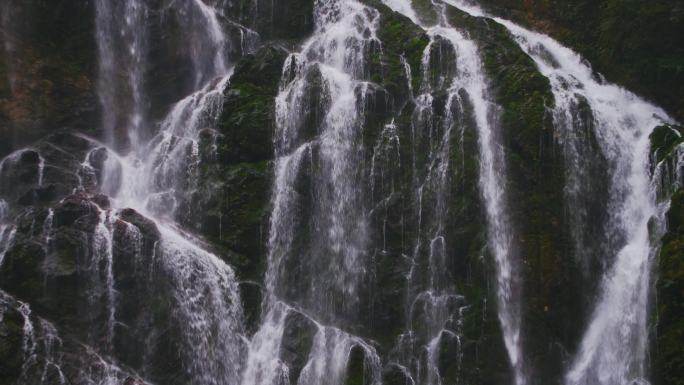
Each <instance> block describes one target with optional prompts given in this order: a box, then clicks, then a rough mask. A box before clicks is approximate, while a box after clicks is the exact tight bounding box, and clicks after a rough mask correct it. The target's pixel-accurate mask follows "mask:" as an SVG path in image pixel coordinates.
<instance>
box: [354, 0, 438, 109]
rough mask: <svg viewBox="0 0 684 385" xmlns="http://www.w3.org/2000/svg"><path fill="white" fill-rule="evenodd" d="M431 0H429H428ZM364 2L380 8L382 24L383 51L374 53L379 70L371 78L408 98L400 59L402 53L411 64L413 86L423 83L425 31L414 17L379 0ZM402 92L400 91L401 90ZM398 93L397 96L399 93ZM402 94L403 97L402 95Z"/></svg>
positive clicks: (374, 61) (426, 41) (372, 58)
mask: <svg viewBox="0 0 684 385" xmlns="http://www.w3.org/2000/svg"><path fill="white" fill-rule="evenodd" d="M428 1H429V0H428ZM364 2H365V3H367V4H368V5H370V6H371V7H373V8H375V9H377V10H378V12H380V24H379V26H378V30H377V35H378V39H379V40H380V41H381V42H382V53H380V52H375V53H374V55H373V56H371V65H375V66H376V67H379V68H380V70H379V71H377V72H375V73H373V74H372V76H371V80H374V81H376V82H377V83H378V84H381V85H382V86H383V87H385V88H386V89H387V90H388V91H390V93H392V94H394V95H395V97H396V98H397V99H400V100H401V99H403V100H405V99H406V94H407V92H408V90H407V89H406V86H405V85H406V76H405V68H404V65H403V64H402V62H401V56H403V57H404V58H405V60H406V62H408V64H409V66H410V67H411V73H412V74H413V84H412V86H413V88H414V89H417V88H418V86H419V85H420V79H419V76H417V75H418V74H420V61H421V58H422V56H423V50H424V49H425V47H426V46H427V45H428V43H429V42H430V39H429V38H428V36H427V35H426V34H425V32H424V31H423V30H422V29H421V28H420V27H418V26H417V25H415V24H413V22H411V20H410V19H409V18H407V17H405V16H403V15H401V14H399V13H397V12H394V11H392V10H391V9H389V8H388V7H387V6H386V5H384V4H382V3H381V2H380V1H378V0H365V1H364ZM401 93H403V95H397V94H401ZM397 96H398V97H397ZM401 96H403V98H402V97H401Z"/></svg>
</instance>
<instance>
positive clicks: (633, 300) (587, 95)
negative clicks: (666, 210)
mask: <svg viewBox="0 0 684 385" xmlns="http://www.w3.org/2000/svg"><path fill="white" fill-rule="evenodd" d="M447 3H449V4H453V5H454V6H457V7H459V8H461V9H462V10H464V11H466V12H468V13H470V14H472V15H476V16H485V13H484V12H483V11H482V10H480V9H479V8H477V7H476V6H473V5H471V4H467V3H465V2H461V1H454V0H447ZM493 19H494V20H495V21H496V22H498V23H500V24H502V25H503V26H505V27H506V28H507V29H508V30H509V31H510V32H511V34H512V35H513V36H514V38H515V39H516V41H517V42H518V43H519V44H520V46H521V48H522V49H523V50H524V51H525V52H526V53H527V54H529V55H530V56H531V57H532V58H533V59H534V61H535V63H536V64H537V66H538V68H539V70H540V71H541V73H542V74H543V75H545V76H546V77H548V78H549V80H550V82H551V86H552V91H553V93H554V98H555V100H556V109H555V112H554V123H555V126H556V129H557V130H559V131H560V132H561V133H562V135H561V137H562V138H563V139H562V140H564V141H565V143H564V145H565V147H566V148H570V149H571V151H569V154H567V153H566V156H567V157H568V158H569V160H570V161H569V162H568V163H569V164H570V166H571V167H570V168H569V171H568V173H570V177H569V178H568V180H569V181H570V182H569V183H571V184H572V183H573V182H574V183H581V181H578V180H577V178H575V177H574V176H575V175H578V174H581V173H582V172H586V171H587V170H583V169H581V167H582V166H584V167H587V165H582V164H581V163H580V162H579V161H578V160H577V158H576V157H577V153H576V150H575V151H572V149H576V148H578V147H579V146H581V145H582V144H581V143H573V142H572V141H573V140H578V139H577V138H578V137H579V136H580V135H579V132H575V130H581V129H582V128H583V125H582V124H583V123H584V122H581V121H579V120H580V119H579V118H577V117H576V116H573V111H574V109H576V108H577V106H578V105H579V104H581V103H582V102H586V103H587V104H588V105H589V107H590V109H591V114H592V116H591V118H590V119H591V128H593V130H594V132H593V135H595V136H596V138H597V140H598V143H599V145H600V148H601V152H602V154H603V156H604V157H605V158H606V159H607V161H608V164H609V172H610V189H609V190H610V197H609V203H608V205H607V207H608V210H609V212H608V213H607V215H608V217H609V218H610V219H609V220H608V222H607V223H608V224H607V225H606V226H605V228H604V229H603V231H604V232H606V234H607V235H606V236H605V238H606V239H621V240H622V241H621V242H620V243H619V244H618V245H616V246H617V247H616V248H615V247H614V248H608V250H612V251H611V252H610V254H609V255H604V256H600V257H601V258H602V259H603V261H605V262H604V263H605V264H606V265H607V266H608V268H607V269H606V271H605V273H604V277H603V280H602V283H601V285H600V294H599V299H598V302H597V304H596V305H595V309H594V311H593V315H592V317H591V320H590V322H589V325H588V328H587V329H586V332H585V335H584V338H583V339H582V343H581V344H580V348H579V351H578V352H577V355H576V357H575V359H574V360H573V363H572V365H571V367H570V370H569V371H568V373H567V375H566V383H567V384H573V385H575V384H626V383H634V382H643V381H646V380H645V375H646V367H645V365H646V362H645V361H646V352H647V344H648V331H647V322H648V319H647V318H648V317H647V312H648V295H649V294H648V292H649V286H650V267H651V263H652V258H653V256H654V251H655V250H654V245H653V243H652V241H651V240H652V239H656V240H657V239H659V236H658V234H653V238H651V237H650V236H649V226H648V223H649V221H650V220H651V219H652V218H654V217H656V218H657V217H658V215H656V214H657V211H656V207H655V196H654V191H653V189H652V187H651V182H650V179H649V177H650V175H649V172H648V164H649V139H648V138H649V134H650V132H651V130H652V129H653V128H654V127H656V126H657V125H659V124H661V123H663V122H667V121H670V120H671V119H670V118H669V117H668V116H667V114H666V113H665V112H664V111H662V110H661V109H659V108H657V107H655V106H653V105H651V104H648V103H646V102H644V101H643V100H641V99H639V98H638V97H637V96H636V95H634V94H632V93H630V92H628V91H626V90H623V89H621V88H619V87H617V86H614V85H611V84H606V83H604V82H600V81H598V80H596V77H595V76H594V73H593V71H592V70H591V68H589V67H588V66H587V65H586V64H585V63H584V62H583V61H582V60H581V58H580V57H579V56H578V55H577V54H575V53H574V52H572V51H571V50H569V49H567V48H565V47H563V46H561V45H560V44H558V43H557V42H555V41H554V40H552V39H551V38H549V37H547V36H544V35H541V34H538V33H534V32H531V31H528V30H526V29H524V28H522V27H520V26H517V25H515V24H513V23H511V22H509V21H507V20H504V19H501V18H493ZM585 125H586V124H585ZM578 188H580V186H577V185H570V186H569V187H568V188H567V189H566V191H567V190H569V191H571V192H572V191H576V190H577V189H578ZM585 219H586V218H585ZM588 220H591V219H588ZM586 225H588V224H587V223H579V224H578V223H575V226H586ZM574 230H575V231H576V232H578V231H580V230H578V229H577V228H575V229H574ZM611 246H612V245H611ZM580 247H581V245H580Z"/></svg>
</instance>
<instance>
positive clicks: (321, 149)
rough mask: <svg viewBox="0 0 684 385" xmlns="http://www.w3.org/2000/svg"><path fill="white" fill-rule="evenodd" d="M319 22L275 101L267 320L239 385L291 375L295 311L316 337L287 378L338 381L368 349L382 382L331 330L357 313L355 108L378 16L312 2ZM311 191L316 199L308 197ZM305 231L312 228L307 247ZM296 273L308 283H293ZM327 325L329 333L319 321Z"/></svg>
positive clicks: (348, 340)
mask: <svg viewBox="0 0 684 385" xmlns="http://www.w3.org/2000/svg"><path fill="white" fill-rule="evenodd" d="M315 17H316V32H315V33H314V36H313V37H312V38H311V39H309V40H308V41H307V42H306V43H305V44H304V46H303V48H302V51H301V52H300V53H298V54H292V55H290V57H289V58H288V59H287V60H286V62H285V65H284V72H283V77H282V79H283V84H281V89H280V93H279V95H278V96H277V98H276V124H277V127H276V132H275V135H274V142H275V153H276V156H277V160H276V165H275V174H276V175H275V184H274V189H273V198H272V202H273V212H272V214H271V223H270V233H269V255H268V266H267V271H266V277H265V282H266V291H267V293H266V295H267V297H266V303H265V305H264V314H265V315H264V316H263V320H262V324H261V327H260V329H259V331H258V332H257V333H256V335H255V337H254V338H253V340H252V343H251V347H250V354H249V358H248V363H247V366H246V370H245V373H244V376H243V385H252V384H277V383H281V381H284V379H286V378H288V377H289V376H290V375H294V374H290V373H289V368H288V367H287V366H286V365H284V364H282V363H280V358H279V350H280V346H281V344H282V339H283V334H284V331H285V330H284V329H285V326H286V322H285V320H286V317H287V316H288V314H295V313H299V314H301V316H303V317H304V318H306V319H308V320H309V321H308V322H310V323H312V324H313V326H312V328H313V329H314V330H315V335H314V337H313V341H312V346H311V351H310V352H309V355H308V358H307V363H306V364H305V365H304V366H303V368H302V369H301V373H299V377H298V378H296V379H295V378H292V380H293V381H294V380H296V381H297V383H298V384H300V385H318V384H324V383H326V384H341V383H342V381H343V380H344V379H345V373H346V368H347V364H348V361H349V360H350V355H351V353H352V349H353V348H355V347H356V348H360V349H361V350H362V351H363V352H364V353H363V354H364V360H365V361H366V365H367V369H368V372H369V381H370V383H378V382H379V381H380V378H379V375H380V359H379V358H378V356H377V354H376V353H375V349H374V348H373V347H371V346H370V345H369V344H367V343H365V342H364V341H363V340H362V339H360V338H358V337H354V336H353V335H351V334H348V333H347V332H345V331H343V330H341V329H338V328H337V327H340V326H344V325H345V324H346V323H348V322H350V321H352V320H353V319H354V318H355V317H356V314H355V311H356V309H357V307H358V299H359V292H358V290H359V285H360V280H361V279H362V278H363V275H364V270H365V269H366V268H367V267H366V263H367V262H366V256H365V255H364V251H365V243H366V239H365V233H366V223H365V214H364V213H363V210H362V208H363V200H362V197H361V193H362V187H361V185H360V184H358V178H357V174H356V172H357V171H356V170H357V168H356V165H357V164H358V162H359V161H360V159H361V158H360V156H361V149H360V131H361V124H360V123H361V121H360V119H361V111H360V108H361V107H360V106H363V101H364V100H363V99H364V97H365V96H364V95H365V92H366V89H367V85H366V84H365V82H364V81H362V80H360V79H361V78H362V77H363V76H364V71H365V64H366V60H367V58H366V55H367V54H368V52H369V50H370V49H371V46H372V44H374V43H377V39H376V38H375V36H374V31H375V29H376V22H377V17H378V15H377V13H376V12H375V11H374V10H373V9H371V8H368V7H365V6H363V5H361V4H360V3H358V2H355V1H347V0H342V1H334V0H331V1H324V2H318V3H317V4H316V9H315ZM317 82H318V83H317ZM318 84H320V88H319V91H320V96H319V98H320V99H318V100H319V101H320V102H321V103H322V104H323V105H320V106H314V107H313V108H314V109H319V111H320V119H319V120H318V121H317V122H316V123H314V124H313V127H312V126H310V125H311V123H308V122H306V121H305V119H304V117H305V116H307V115H308V116H312V115H317V112H316V111H312V110H311V109H310V107H309V105H308V104H307V103H308V99H307V98H311V97H312V96H311V93H312V89H314V88H315V87H317V86H318ZM307 123H308V124H309V126H308V125H307ZM307 162H311V163H312V164H313V163H315V164H316V166H315V168H314V167H309V166H308V165H307ZM314 169H315V170H316V171H314ZM307 171H309V172H310V174H307ZM302 178H304V179H306V178H309V179H310V183H311V184H310V186H311V189H312V190H311V192H310V193H308V192H305V191H299V188H298V186H301V183H302ZM308 194H312V195H313V196H315V199H314V200H313V201H307V200H306V199H305V196H306V195H308ZM302 226H304V227H305V228H307V229H308V231H310V232H311V234H309V235H308V237H309V239H310V240H309V241H307V242H306V243H304V244H303V245H302V243H301V240H300V237H301V236H302V233H301V228H302ZM298 229H299V230H300V231H298ZM295 271H299V274H300V275H301V276H303V277H306V279H305V280H299V281H298V282H296V281H293V280H292V274H293V273H294V272H295ZM287 302H290V303H293V304H294V305H295V306H296V308H294V307H292V306H290V305H286V303H287ZM331 322H334V323H336V324H335V327H334V326H324V325H323V324H322V323H331Z"/></svg>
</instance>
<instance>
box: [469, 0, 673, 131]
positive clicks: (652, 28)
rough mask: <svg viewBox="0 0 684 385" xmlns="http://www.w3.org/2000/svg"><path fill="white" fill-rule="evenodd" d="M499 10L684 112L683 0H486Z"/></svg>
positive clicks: (610, 77)
mask: <svg viewBox="0 0 684 385" xmlns="http://www.w3.org/2000/svg"><path fill="white" fill-rule="evenodd" d="M482 3H484V4H486V6H487V7H488V9H489V10H491V12H492V13H494V14H496V15H500V16H502V17H505V18H511V19H513V20H515V21H517V22H521V23H523V24H525V25H529V26H531V27H533V28H534V29H536V30H539V31H542V32H544V33H547V34H549V35H551V36H553V37H554V38H556V39H558V40H560V41H561V42H563V43H564V44H566V45H568V46H569V47H571V48H573V49H574V50H576V51H577V52H578V53H580V54H581V55H583V56H584V57H585V58H586V59H587V60H588V61H589V62H591V63H592V66H593V68H594V69H595V70H596V71H597V72H599V73H601V74H602V75H603V76H605V77H606V78H607V79H608V80H609V81H612V82H616V83H618V84H621V85H623V86H625V87H627V88H629V89H631V90H633V91H635V92H637V93H639V94H641V95H643V96H645V97H647V98H649V99H651V100H653V101H655V102H657V103H658V104H660V105H662V106H663V107H665V108H666V109H667V110H668V111H669V112H670V113H672V114H674V115H675V116H677V117H678V118H679V119H680V120H681V119H683V118H684V99H682V94H684V89H682V87H683V86H682V84H684V48H683V47H684V2H683V1H681V0H674V1H668V0H661V1H640V0H597V1H594V0H570V1H554V0H485V1H484V2H482Z"/></svg>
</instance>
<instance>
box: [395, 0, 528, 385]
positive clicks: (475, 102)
mask: <svg viewBox="0 0 684 385" xmlns="http://www.w3.org/2000/svg"><path fill="white" fill-rule="evenodd" d="M385 3H386V4H387V5H388V6H389V7H391V8H392V9H394V10H395V11H397V12H400V13H402V14H404V15H405V16H407V17H409V18H410V19H411V20H413V21H414V22H415V23H417V24H419V25H421V26H422V27H423V29H425V30H426V32H427V33H428V35H429V36H430V39H431V42H430V44H429V45H428V47H427V48H426V51H425V53H424V55H423V64H422V66H423V68H424V69H423V72H424V73H423V86H422V87H423V89H424V91H426V92H427V93H424V94H422V95H420V96H418V97H417V98H416V101H417V107H416V111H418V112H417V113H418V114H420V113H421V111H428V113H429V111H430V110H431V109H432V107H431V99H432V97H431V95H430V92H431V91H433V89H432V85H431V84H430V81H431V79H429V77H430V76H431V75H430V69H429V68H428V66H429V60H430V49H431V46H432V45H433V44H435V43H436V41H437V39H444V40H445V41H447V42H448V43H449V45H450V46H451V47H452V48H453V49H454V50H455V54H454V55H455V59H454V60H455V63H454V64H455V67H456V74H455V76H454V77H453V79H452V80H451V84H450V86H449V87H448V92H449V98H448V101H447V106H451V105H452V103H460V97H461V96H460V94H459V92H460V91H465V93H466V94H467V97H468V102H469V103H470V104H472V106H473V118H474V121H475V124H476V126H477V131H478V143H479V152H480V170H479V171H480V182H479V184H480V190H481V194H482V196H483V198H484V202H485V206H486V214H487V215H486V216H487V224H488V245H489V249H490V252H491V253H492V255H493V257H494V260H495V262H496V267H497V298H498V310H499V320H500V322H501V327H502V330H503V336H504V342H505V345H506V348H507V350H508V355H509V358H510V361H511V365H512V367H513V371H514V377H515V383H516V384H518V385H521V384H524V383H525V382H526V379H525V373H524V370H525V369H524V364H523V357H522V346H521V345H522V343H521V314H520V312H521V311H520V300H521V295H522V293H521V292H520V290H521V288H520V284H519V282H518V276H519V273H518V271H517V269H518V267H517V261H516V260H515V257H516V256H515V255H513V249H514V248H513V243H512V239H513V233H512V228H511V223H510V219H509V218H508V214H507V211H506V196H505V190H504V188H505V185H506V171H505V170H506V165H505V162H504V153H503V148H502V146H501V144H500V140H499V139H498V134H497V132H496V127H495V125H494V123H493V117H494V115H495V114H496V108H497V107H496V106H495V105H493V103H492V102H491V101H490V99H489V97H488V95H487V89H488V82H487V79H486V78H485V76H484V73H483V69H482V63H481V62H480V55H479V53H478V49H477V46H476V45H475V43H474V42H473V41H471V40H469V39H468V38H466V37H465V36H464V35H463V34H462V33H461V32H459V31H458V30H457V29H456V28H453V27H451V26H450V25H449V24H448V22H447V21H446V17H445V16H444V15H443V13H444V12H445V10H444V9H441V7H439V6H436V8H438V10H439V11H440V15H439V18H440V22H439V24H438V25H436V26H426V25H425V24H423V23H421V22H420V21H419V19H418V17H417V15H416V13H415V11H413V9H412V7H411V5H410V4H409V3H408V2H402V1H398V0H391V1H389V0H388V1H386V2H385ZM447 65H449V63H447ZM439 75H440V76H441V78H440V79H438V81H443V80H444V78H445V75H448V71H443V73H440V74H439ZM433 83H434V81H433ZM448 111H449V110H448ZM446 122H447V128H446V133H445V134H444V140H445V142H444V143H443V144H441V151H443V152H444V153H437V154H436V155H433V154H431V157H432V156H434V159H433V160H432V162H433V165H431V170H430V171H429V172H432V167H434V168H435V170H436V171H437V173H436V174H435V175H432V174H429V175H428V176H427V178H426V179H427V180H426V182H428V183H429V182H431V180H430V179H431V178H437V180H438V183H440V184H443V183H448V180H447V175H448V173H447V168H448V162H447V158H448V151H449V137H450V130H451V125H452V124H457V125H458V126H459V127H460V129H461V130H463V121H460V122H458V121H457V122H454V121H453V118H451V117H450V116H449V117H447V119H446ZM445 151H446V152H445ZM434 163H436V166H435V165H434ZM441 188H442V189H443V188H444V187H441ZM422 191H423V186H421V187H420V188H419V189H418V194H419V196H418V198H417V199H418V201H419V202H422ZM438 191H439V188H438ZM439 198H440V197H438V206H437V208H436V211H437V213H442V212H444V210H445V208H444V207H443V205H445V202H444V197H443V196H442V197H441V199H439ZM421 207H422V205H421ZM421 210H422V208H421ZM443 220H444V219H443V218H440V216H438V217H437V218H436V219H434V221H435V223H434V224H432V225H433V226H435V227H436V228H437V233H435V234H434V235H433V236H434V238H432V239H431V243H430V261H431V269H433V271H439V272H443V271H446V266H445V265H444V262H443V261H439V260H438V259H437V258H435V257H436V255H435V253H437V254H439V253H440V252H439V251H436V249H437V250H439V249H443V248H444V244H443V243H444V242H446V241H448V240H446V239H445V238H444V237H443V236H442V235H440V232H441V231H442V228H443V226H444V224H443V223H442V222H443ZM420 226H424V224H423V221H422V218H421V217H420V216H419V227H420ZM419 231H420V230H419ZM418 242H419V243H420V240H419V241H418ZM419 247H420V244H419V245H417V246H416V250H418V249H419ZM442 253H443V252H442ZM442 258H444V257H442ZM445 279H446V277H445V278H443V279H442V280H445ZM428 287H429V288H430V290H436V291H437V292H438V293H439V290H443V288H440V287H439V285H436V284H435V282H430V285H429V286H428ZM446 293H447V295H448V296H455V297H456V298H458V297H457V293H453V291H452V290H447V291H446ZM428 294H429V296H428V298H430V301H431V304H430V306H429V307H428V309H429V310H428V311H429V312H430V313H432V314H430V315H428V323H429V324H432V323H434V322H435V321H437V323H436V324H435V325H433V326H431V327H432V328H435V327H436V330H434V331H433V332H432V335H433V336H432V337H431V340H430V344H431V346H433V345H435V344H437V343H438V340H439V338H441V336H442V335H443V333H444V332H449V330H448V329H442V328H443V327H444V326H445V324H446V320H445V319H440V317H439V316H438V315H439V314H442V315H444V314H445V309H444V304H446V303H447V302H446V301H445V299H444V297H442V296H441V295H435V293H432V292H428ZM447 298H448V297H447ZM419 299H420V295H419V296H418V297H416V301H417V300H419ZM440 305H441V306H440ZM412 306H414V305H412ZM446 314H448V313H446ZM435 317H436V318H435ZM452 317H453V315H452ZM451 333H453V331H451ZM431 351H432V350H431ZM429 361H431V362H429V363H428V366H429V367H428V369H427V371H428V376H427V378H426V380H425V383H426V384H439V383H440V381H439V379H438V378H439V373H438V371H437V367H436V357H434V356H430V359H429Z"/></svg>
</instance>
